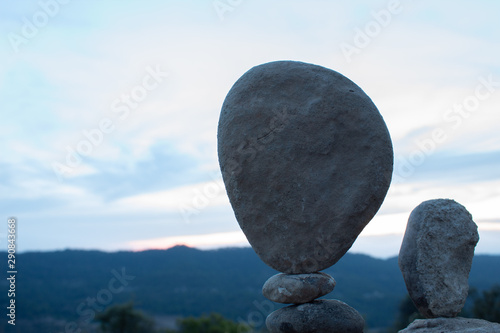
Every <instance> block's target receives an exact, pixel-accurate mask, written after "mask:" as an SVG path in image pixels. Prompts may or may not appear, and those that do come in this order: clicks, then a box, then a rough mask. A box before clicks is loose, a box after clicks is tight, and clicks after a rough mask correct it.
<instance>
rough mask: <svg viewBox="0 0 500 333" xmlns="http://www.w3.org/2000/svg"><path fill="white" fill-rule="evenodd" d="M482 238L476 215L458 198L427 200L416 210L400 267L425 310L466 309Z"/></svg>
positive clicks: (449, 313) (432, 313)
mask: <svg viewBox="0 0 500 333" xmlns="http://www.w3.org/2000/svg"><path fill="white" fill-rule="evenodd" d="M478 240H479V235H478V232H477V225H476V224H475V223H474V221H472V216H471V215H470V213H469V212H468V211H467V210H466V209H465V207H464V206H462V205H460V204H459V203H457V202H455V201H453V200H448V199H437V200H429V201H425V202H423V203H421V204H420V205H419V206H417V207H416V208H415V209H414V210H413V211H412V213H411V215H410V218H409V219H408V224H407V227H406V232H405V236H404V239H403V243H402V245H401V250H400V253H399V267H400V268H401V272H402V273H403V278H404V280H405V283H406V287H407V289H408V293H409V294H410V297H411V299H412V300H413V302H414V303H415V305H416V306H417V308H418V310H419V311H420V313H421V314H422V315H423V316H425V317H426V318H436V317H455V316H456V315H457V314H458V313H459V312H460V311H461V310H462V308H463V306H464V304H465V300H466V298H467V294H468V291H469V284H468V278H469V272H470V269H471V265H472V258H473V257H474V248H475V246H476V244H477V242H478Z"/></svg>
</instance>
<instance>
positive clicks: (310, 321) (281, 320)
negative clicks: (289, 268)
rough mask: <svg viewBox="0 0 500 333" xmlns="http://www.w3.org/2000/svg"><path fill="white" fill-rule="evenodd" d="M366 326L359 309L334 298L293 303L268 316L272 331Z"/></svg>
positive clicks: (342, 331) (354, 331) (346, 331)
mask: <svg viewBox="0 0 500 333" xmlns="http://www.w3.org/2000/svg"><path fill="white" fill-rule="evenodd" d="M364 326H365V321H364V319H363V317H362V316H361V315H360V314H359V312H358V311H356V310H355V309H353V308H351V307H350V306H349V305H347V304H345V303H344V302H341V301H337V300H332V299H329V300H318V301H314V302H311V303H305V304H299V305H290V306H287V307H284V308H281V309H278V310H276V311H274V312H272V313H271V314H270V315H269V316H268V317H267V319H266V327H267V329H268V330H269V331H270V332H271V333H291V332H296V333H299V332H300V333H362V332H363V329H364Z"/></svg>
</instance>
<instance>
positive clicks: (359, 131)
mask: <svg viewBox="0 0 500 333" xmlns="http://www.w3.org/2000/svg"><path fill="white" fill-rule="evenodd" d="M217 138H218V154H219V163H220V168H221V171H222V176H223V180H224V184H225V186H226V190H227V194H228V196H229V199H230V202H231V205H232V207H233V210H234V213H235V216H236V219H237V220H238V223H239V225H240V227H241V229H242V230H243V232H244V233H245V235H246V237H247V239H248V241H249V242H250V244H251V245H252V247H253V249H254V250H255V252H256V253H257V254H258V255H259V256H260V258H261V259H262V260H263V261H264V262H265V263H266V264H268V265H269V266H271V267H272V268H274V269H276V270H278V271H281V272H284V273H295V274H297V273H312V272H317V271H320V270H323V269H325V268H327V267H330V266H331V265H333V264H334V263H336V262H337V261H338V260H339V259H340V258H341V257H342V256H343V255H344V254H345V253H346V252H347V250H348V249H349V248H350V247H351V245H352V244H353V242H354V241H355V240H356V238H357V236H358V235H359V233H360V232H361V231H362V230H363V228H364V227H365V226H366V225H367V224H368V222H369V221H370V220H371V219H372V218H373V216H374V215H375V213H376V212H377V210H378V209H379V207H380V205H381V204H382V201H383V200H384V197H385V195H386V193H387V190H388V188H389V184H390V180H391V176H392V166H393V151H392V144H391V140H390V136H389V132H388V130H387V127H386V125H385V123H384V120H383V119H382V116H381V115H380V113H379V112H378V110H377V108H376V107H375V105H374V104H373V102H372V101H371V100H370V98H369V97H368V96H367V95H366V94H365V93H364V92H363V91H362V90H361V88H359V87H358V86H357V85H356V84H354V83H353V82H352V81H350V80H349V79H347V78H346V77H344V76H343V75H341V74H339V73H337V72H335V71H332V70H330V69H326V68H324V67H320V66H316V65H311V64H306V63H301V62H294V61H278V62H272V63H267V64H264V65H260V66H256V67H254V68H252V69H250V70H249V71H248V72H247V73H245V74H244V75H243V76H242V77H241V78H240V79H239V80H238V81H237V82H236V83H235V84H234V85H233V87H232V88H231V90H230V91H229V93H228V94H227V97H226V99H225V101H224V104H223V106H222V111H221V115H220V119H219V127H218V134H217Z"/></svg>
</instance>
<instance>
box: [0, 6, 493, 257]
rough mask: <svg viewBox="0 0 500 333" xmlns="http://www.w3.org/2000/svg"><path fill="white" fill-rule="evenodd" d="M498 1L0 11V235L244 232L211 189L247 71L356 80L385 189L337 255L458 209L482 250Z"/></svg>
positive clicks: (125, 236)
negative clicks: (289, 64)
mask: <svg viewBox="0 0 500 333" xmlns="http://www.w3.org/2000/svg"><path fill="white" fill-rule="evenodd" d="M499 12H500V3H499V2H498V1H493V0H490V1H487V0H483V1H476V2H471V1H465V0H461V1H439V3H437V2H436V1H427V0H419V1H416V0H408V1H397V0H392V1H373V0H372V1H335V2H334V1H293V0H286V1H285V0H279V1H263V0H221V1H212V0H204V1H202V0H197V1H195V0H191V1H180V0H179V1H159V0H158V1H141V2H140V1H123V0H122V1H118V0H115V1H106V2H102V1H96V0H92V1H78V2H77V1H69V0H64V1H63V0H42V1H23V2H13V1H10V2H6V1H4V2H2V3H0V34H1V35H2V36H3V37H2V38H0V43H1V45H0V63H1V64H2V66H0V88H1V89H0V105H1V108H0V112H1V121H0V130H1V131H2V133H3V138H4V140H2V141H0V151H1V152H2V155H1V156H2V157H1V159H0V196H1V204H0V213H1V214H0V216H3V218H4V220H5V228H4V229H3V230H0V233H1V235H0V244H3V245H1V246H2V247H4V248H6V230H7V226H6V224H7V223H6V221H7V219H8V218H9V217H10V216H15V217H16V218H17V220H18V247H19V250H20V251H35V250H43V251H46V250H56V249H66V248H72V249H100V250H105V251H113V250H141V249H146V248H166V247H170V246H172V245H175V244H186V245H190V246H196V247H200V248H214V247H220V246H241V245H245V244H247V243H246V240H245V237H244V236H243V234H242V233H241V231H240V229H239V226H238V224H237V222H236V220H235V218H234V214H233V212H232V210H231V207H230V205H229V201H228V199H227V196H226V194H225V190H224V187H223V184H222V180H221V176H220V172H219V166H218V161H217V150H216V132H217V122H218V118H219V113H220V108H221V106H222V102H223V101H224V98H225V96H226V94H227V92H228V91H229V89H230V88H231V86H232V85H233V83H234V82H235V81H236V80H237V79H238V78H239V77H240V76H241V75H242V74H243V73H245V72H246V71H247V70H248V69H250V68H251V67H253V66H256V65H259V64H262V63H265V62H269V61H275V60H297V61H303V62H308V63H313V64H317V65H321V66H324V67H327V68H330V69H333V70H336V71H338V72H340V73H342V74H343V75H345V76H347V77H348V78H350V79H351V80H353V81H354V82H355V83H356V84H358V85H359V86H360V87H361V88H362V89H363V90H364V91H365V92H366V93H367V94H368V96H370V97H371V98H372V100H373V101H374V103H375V104H376V105H377V107H378V109H379V111H380V113H381V114H382V116H383V117H384V119H385V121H386V123H387V126H388V128H389V132H390V133H391V137H392V140H393V145H394V153H395V166H394V167H395V168H394V176H393V183H392V184H391V188H390V190H389V193H388V195H387V197H386V199H385V202H384V204H383V205H382V207H381V209H380V211H379V212H378V214H377V215H376V217H375V218H374V219H373V220H372V221H371V222H370V224H369V225H368V226H367V227H366V229H365V230H364V231H363V233H362V234H361V236H360V237H359V238H358V240H357V241H356V243H355V244H354V246H353V249H352V251H353V252H361V253H366V254H370V255H373V256H377V257H388V256H393V255H397V253H398V251H399V247H400V245H401V241H402V237H403V233H404V229H405V227H406V222H407V219H408V216H409V214H410V212H411V210H412V209H413V208H414V207H416V206H417V205H418V204H419V203H421V202H422V201H425V200H429V199H436V198H450V199H455V200H456V201H458V202H459V203H461V204H463V205H464V206H465V207H466V208H467V209H468V210H469V211H470V212H471V214H472V215H473V218H474V221H475V222H476V223H477V224H478V226H479V232H480V237H481V240H480V242H479V244H478V246H477V248H476V253H495V254H500V242H499V241H498V240H500V209H499V207H500V168H499V165H500V136H499V134H498V133H499V130H498V129H499V127H500V110H499V109H500V60H499V59H500V58H499V55H500V41H499V37H498V36H500V21H499V20H498V13H499Z"/></svg>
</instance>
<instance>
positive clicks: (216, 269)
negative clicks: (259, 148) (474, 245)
mask: <svg viewBox="0 0 500 333" xmlns="http://www.w3.org/2000/svg"><path fill="white" fill-rule="evenodd" d="M0 255H2V256H3V257H4V258H6V257H7V255H6V253H3V254H0ZM4 262H5V263H4ZM16 263H17V268H18V275H17V282H16V283H17V284H16V286H17V290H16V304H17V309H16V313H17V322H16V326H17V328H18V329H19V332H21V331H22V332H25V333H29V332H31V331H32V329H34V330H33V332H35V331H36V332H41V333H43V332H62V331H64V330H62V329H59V330H58V328H59V326H60V325H61V324H62V323H63V320H66V321H75V322H81V321H88V320H89V319H90V317H88V316H89V315H91V313H92V312H93V313H98V312H100V311H102V309H103V308H104V307H105V306H108V305H111V304H116V303H125V302H127V301H130V300H133V301H134V303H135V306H136V307H137V308H139V309H142V310H143V311H145V312H146V313H147V314H149V315H158V316H169V315H173V316H188V315H193V316H199V315H201V314H203V313H210V312H218V313H221V314H222V315H224V316H226V317H228V318H231V319H233V320H239V321H246V322H248V321H250V323H254V324H256V325H261V324H262V323H263V320H264V318H265V316H266V315H267V314H268V312H270V311H271V310H274V309H277V308H278V307H279V305H277V304H275V303H271V302H270V301H268V300H266V299H265V298H264V297H263V296H262V293H261V288H262V285H263V284H264V282H265V281H266V280H267V279H268V278H269V277H270V276H271V275H273V274H275V273H276V271H274V270H273V269H271V268H269V267H268V266H266V265H265V264H264V263H263V262H262V261H261V260H260V259H259V258H258V257H257V255H256V254H255V253H254V251H253V250H252V249H251V248H231V249H221V250H213V251H201V250H197V249H192V248H188V247H184V246H177V247H174V248H171V249H168V250H149V251H143V252H114V253H107V252H100V251H81V250H65V251H56V252H30V253H22V254H18V255H17V257H16ZM5 264H6V260H5V261H2V265H4V266H2V267H1V269H2V270H3V271H6V267H5ZM113 272H114V273H113ZM325 272H327V273H329V274H331V275H332V276H333V277H334V278H335V280H336V281H337V286H336V288H335V290H334V291H333V292H332V293H331V294H329V295H328V296H327V298H335V299H339V300H342V301H344V302H346V303H348V304H349V305H351V306H353V307H354V308H356V309H357V310H358V311H359V312H360V313H361V314H363V316H364V317H365V319H366V322H367V324H368V325H369V327H372V328H373V327H388V326H390V325H392V323H393V321H394V318H395V317H396V315H397V311H398V305H399V303H400V301H401V300H402V299H403V298H404V297H405V295H406V288H405V286H404V282H403V278H402V276H401V273H400V271H399V268H398V264H397V258H390V259H387V260H382V259H376V258H372V257H369V256H366V255H361V254H350V253H348V254H347V255H346V256H345V257H343V258H342V259H341V260H340V261H339V262H338V263H337V264H336V265H334V266H333V267H330V268H329V269H327V270H325ZM123 273H124V274H125V276H126V277H128V278H125V280H124V281H125V283H126V285H124V284H123V282H120V281H119V279H117V276H121V275H123ZM499 276H500V256H485V255H477V256H476V257H475V258H474V262H473V266H472V272H471V274H470V279H469V283H470V285H471V286H472V287H474V288H476V289H477V290H479V291H481V290H485V289H489V288H491V287H492V286H493V285H494V284H495V283H500V278H499ZM132 277H133V279H132ZM113 279H115V280H113ZM123 279H124V278H123V276H122V280H123ZM110 283H111V284H110ZM0 285H1V288H2V290H7V289H8V288H7V280H5V279H4V280H2V281H1V282H0ZM4 294H5V295H4V296H2V297H3V300H2V301H3V304H6V303H5V302H6V301H7V297H6V293H4ZM89 299H90V301H92V299H95V300H94V302H95V303H91V304H89V303H88V300H89ZM99 301H101V303H104V305H103V304H100V303H99ZM1 326H3V324H2V325H0V329H1V328H2V327H1ZM35 326H36V327H37V328H36V329H35V328H33V327H35ZM41 327H44V328H41Z"/></svg>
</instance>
